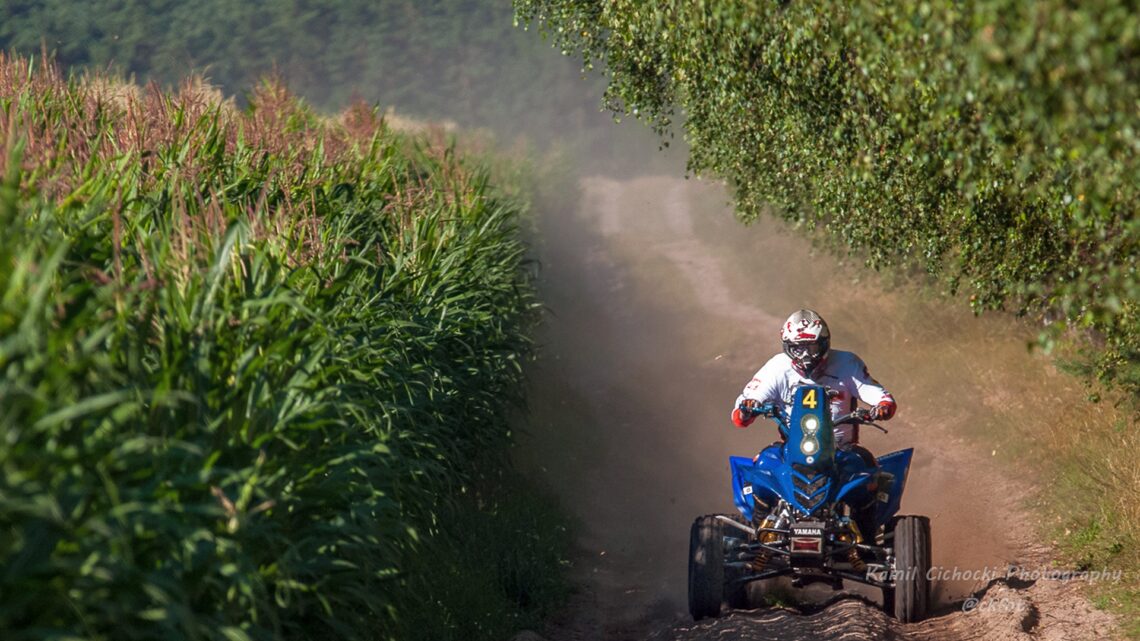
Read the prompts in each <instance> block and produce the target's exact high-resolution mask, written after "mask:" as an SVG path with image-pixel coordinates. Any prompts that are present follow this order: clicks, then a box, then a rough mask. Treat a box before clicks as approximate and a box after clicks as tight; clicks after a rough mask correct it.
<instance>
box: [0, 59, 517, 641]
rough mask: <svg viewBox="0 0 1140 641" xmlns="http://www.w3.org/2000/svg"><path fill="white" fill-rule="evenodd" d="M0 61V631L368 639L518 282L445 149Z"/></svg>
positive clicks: (409, 551) (481, 431) (491, 431)
mask: <svg viewBox="0 0 1140 641" xmlns="http://www.w3.org/2000/svg"><path fill="white" fill-rule="evenodd" d="M250 103H251V106H250V108H249V109H248V110H247V111H245V112H238V111H236V110H235V109H233V108H232V107H231V106H229V105H227V104H226V103H224V102H219V101H218V100H217V97H216V95H214V94H213V93H211V92H210V91H209V90H208V89H207V88H203V87H202V86H200V85H196V84H194V83H186V84H184V85H183V87H182V89H181V90H180V91H179V92H177V93H175V94H169V95H168V94H164V93H162V92H160V91H159V90H157V89H156V88H154V87H151V88H149V89H147V90H145V91H140V90H138V89H135V88H132V87H129V86H122V85H116V84H113V83H106V82H101V81H94V80H88V81H79V80H75V79H71V80H67V79H65V78H63V77H62V75H61V73H60V72H59V70H58V69H56V68H55V67H53V66H50V65H48V66H41V67H39V68H33V67H32V65H31V64H30V63H29V62H28V61H27V60H25V59H20V58H15V59H13V58H4V57H0V140H3V141H5V143H4V144H5V153H4V160H3V161H0V162H2V164H0V175H3V176H5V178H4V182H3V188H2V191H0V228H2V229H3V230H4V233H3V234H2V235H0V408H2V409H3V411H2V413H0V439H2V440H3V447H0V567H2V568H3V571H2V572H0V594H2V595H3V598H2V599H0V632H2V634H0V636H3V638H5V639H12V640H18V639H39V638H64V637H67V638H75V637H79V638H87V639H116V640H121V639H157V638H161V639H229V640H231V641H233V640H237V639H270V638H305V639H314V638H345V639H358V638H384V637H391V636H394V635H396V634H397V633H398V630H399V629H401V628H400V626H407V625H408V622H407V621H405V620H403V619H402V617H403V615H404V612H403V611H402V610H401V608H405V607H406V606H407V603H408V596H407V595H406V593H405V586H406V585H407V583H408V581H409V580H413V579H414V577H409V575H408V574H407V571H406V570H407V567H408V565H409V563H410V560H411V559H415V558H416V555H417V548H418V546H420V545H422V541H423V540H424V537H425V534H427V533H429V532H430V531H431V530H433V529H438V524H437V523H436V521H437V520H438V519H440V518H444V516H445V515H447V514H450V513H451V510H452V509H453V507H452V506H453V505H454V504H455V503H457V502H458V501H459V500H460V498H459V497H460V495H461V494H462V492H463V488H464V487H465V484H467V483H469V482H470V480H471V478H472V474H473V470H471V469H470V468H469V463H470V461H472V460H475V459H476V458H477V457H478V456H480V455H482V453H485V452H487V451H493V450H494V449H495V448H496V447H497V446H499V445H501V444H503V443H506V442H507V441H508V439H509V433H508V431H507V428H506V421H505V416H506V412H507V411H509V409H510V408H511V407H512V404H513V403H515V402H517V401H519V391H518V390H519V389H520V386H519V379H520V368H519V360H520V358H522V356H523V355H524V354H525V353H526V352H527V350H528V348H529V342H528V339H527V335H526V329H527V325H528V323H529V320H530V317H531V313H532V310H533V306H534V302H533V298H532V292H531V289H530V287H529V285H528V283H527V280H526V278H525V277H524V275H523V272H522V270H521V266H522V259H523V247H522V245H521V244H520V242H519V240H518V238H517V235H516V229H515V225H516V220H517V217H518V215H519V209H518V206H517V204H516V203H513V202H512V201H509V200H504V199H503V198H502V197H501V196H499V195H498V194H499V192H497V191H496V190H495V189H494V188H493V187H491V185H490V184H489V182H488V179H487V172H486V171H483V170H481V169H479V168H478V167H475V166H473V165H472V164H471V163H470V162H469V161H466V160H463V159H461V158H460V156H459V155H458V154H457V153H456V151H455V149H454V148H453V147H450V146H447V145H442V144H439V143H438V142H432V141H431V140H430V139H429V138H409V137H406V136H403V135H400V134H397V133H395V132H393V131H391V130H390V129H388V128H387V126H386V125H385V123H384V122H383V120H382V119H380V118H378V117H377V116H376V114H375V113H374V112H373V111H371V110H368V109H364V108H356V109H352V110H350V111H348V112H346V113H345V114H344V115H343V116H342V118H341V119H340V120H339V121H336V122H333V121H328V120H324V119H321V118H318V117H316V116H315V115H313V114H312V113H311V112H309V111H308V110H306V109H305V108H304V107H303V106H302V105H300V104H299V103H298V102H297V101H295V100H294V99H293V98H291V97H290V96H289V95H288V94H287V93H286V92H284V90H282V89H281V88H280V87H277V86H275V85H272V84H266V85H263V86H261V87H260V88H259V89H258V90H257V91H255V92H254V94H253V95H252V96H251V100H250Z"/></svg>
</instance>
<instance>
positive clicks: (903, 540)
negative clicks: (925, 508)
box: [883, 516, 930, 623]
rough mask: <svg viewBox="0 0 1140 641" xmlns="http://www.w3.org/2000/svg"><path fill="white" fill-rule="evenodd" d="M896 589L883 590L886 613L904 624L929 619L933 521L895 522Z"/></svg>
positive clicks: (900, 519)
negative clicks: (931, 529)
mask: <svg viewBox="0 0 1140 641" xmlns="http://www.w3.org/2000/svg"><path fill="white" fill-rule="evenodd" d="M893 526H894V527H893V530H894V542H893V545H894V551H895V571H894V587H893V588H883V609H884V610H886V611H887V614H891V615H894V617H895V618H896V619H898V620H899V621H901V622H902V623H914V622H915V621H919V620H921V619H922V618H923V617H925V616H926V609H927V606H928V604H929V603H930V576H929V575H930V519H928V518H926V517H925V516H900V517H897V518H896V519H895V520H894V522H893Z"/></svg>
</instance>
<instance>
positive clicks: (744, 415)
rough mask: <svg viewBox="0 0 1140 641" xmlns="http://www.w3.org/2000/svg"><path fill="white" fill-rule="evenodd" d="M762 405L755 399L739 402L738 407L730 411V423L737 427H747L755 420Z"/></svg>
mask: <svg viewBox="0 0 1140 641" xmlns="http://www.w3.org/2000/svg"><path fill="white" fill-rule="evenodd" d="M763 405H764V404H763V403H762V402H760V401H757V400H755V399H751V398H746V399H744V400H743V401H741V402H740V406H739V407H737V408H736V409H734V410H732V422H733V424H734V425H736V426H737V427H748V426H749V425H751V424H752V421H755V420H756V416H757V415H758V414H759V413H760V410H761V408H762V406H763Z"/></svg>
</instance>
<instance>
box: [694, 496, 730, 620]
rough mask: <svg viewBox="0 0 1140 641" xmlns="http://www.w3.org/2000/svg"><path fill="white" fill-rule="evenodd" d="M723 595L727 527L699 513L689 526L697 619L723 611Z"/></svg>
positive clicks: (695, 614)
mask: <svg viewBox="0 0 1140 641" xmlns="http://www.w3.org/2000/svg"><path fill="white" fill-rule="evenodd" d="M723 599H724V527H723V526H722V525H721V523H720V521H717V520H716V518H715V517H713V516H711V515H709V516H700V517H697V520H695V521H693V527H692V529H691V530H689V614H692V615H693V620H694V621H700V620H701V619H705V618H708V617H715V616H717V615H718V614H720V602H721V601H722V600H723Z"/></svg>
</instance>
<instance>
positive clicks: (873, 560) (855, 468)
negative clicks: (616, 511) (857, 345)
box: [689, 385, 930, 623]
mask: <svg viewBox="0 0 1140 641" xmlns="http://www.w3.org/2000/svg"><path fill="white" fill-rule="evenodd" d="M828 399H829V396H828V390H827V388H825V387H823V386H820V385H802V386H800V387H798V388H796V390H795V394H794V397H793V405H792V411H791V417H790V420H788V421H787V422H785V421H784V419H783V416H782V413H781V412H779V411H778V410H777V409H775V408H774V407H772V406H771V405H764V406H762V407H760V408H758V409H752V408H745V407H742V408H741V410H742V411H746V412H751V413H752V414H753V415H766V416H768V417H770V418H772V419H773V420H775V421H776V422H777V424H778V425H779V427H780V433H781V435H782V436H783V437H784V440H783V442H782V443H777V444H774V445H772V446H770V447H768V448H765V449H764V450H763V451H761V452H760V454H759V455H757V456H756V457H755V458H746V457H740V456H733V457H730V458H729V464H730V466H731V468H732V489H733V494H734V498H735V502H736V507H737V509H738V510H739V511H740V515H741V516H736V515H732V516H729V515H722V514H715V515H708V516H702V517H699V518H697V520H696V521H694V522H693V527H692V531H691V533H690V539H689V612H690V613H691V614H692V615H693V618H694V619H696V620H700V619H703V618H706V617H715V616H717V615H718V614H720V610H721V605H722V603H727V604H728V606H729V607H734V608H740V607H748V589H747V586H748V584H750V583H752V582H755V581H763V580H765V579H771V578H775V577H779V576H789V577H791V579H792V586H793V587H800V586H804V585H807V584H809V583H824V584H828V585H830V586H831V587H832V589H835V590H838V589H841V588H842V586H843V580H844V579H847V580H850V581H856V582H859V583H863V584H866V585H870V586H874V587H877V588H880V589H882V591H883V608H884V609H885V610H886V612H887V614H890V615H893V616H894V617H895V618H897V619H898V620H899V621H902V622H905V623H910V622H913V621H917V620H919V619H922V618H923V617H924V616H925V615H926V612H927V606H928V603H929V599H930V583H929V572H930V521H929V519H927V518H926V517H923V516H896V515H895V514H896V512H898V510H899V504H900V503H901V501H902V494H903V489H904V487H905V486H906V479H907V472H908V470H909V469H910V461H911V456H912V455H913V453H914V450H913V449H905V450H901V451H898V452H892V453H890V454H887V455H885V456H882V457H880V458H879V459H878V461H877V465H876V464H875V461H874V458H873V457H871V456H870V455H869V453H868V454H864V455H861V454H860V452H858V451H857V450H853V449H848V448H844V449H839V448H837V447H836V445H835V435H834V432H833V427H834V426H835V425H842V424H852V425H856V426H858V425H870V426H873V427H876V428H878V429H880V430H883V431H884V432H886V430H884V429H883V428H882V427H881V426H878V425H875V424H874V423H873V421H872V420H871V418H870V413H869V412H867V411H866V410H856V411H855V412H853V413H851V414H848V415H846V416H842V417H839V418H837V419H835V420H834V421H833V420H832V417H831V410H830V404H829V402H828Z"/></svg>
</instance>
